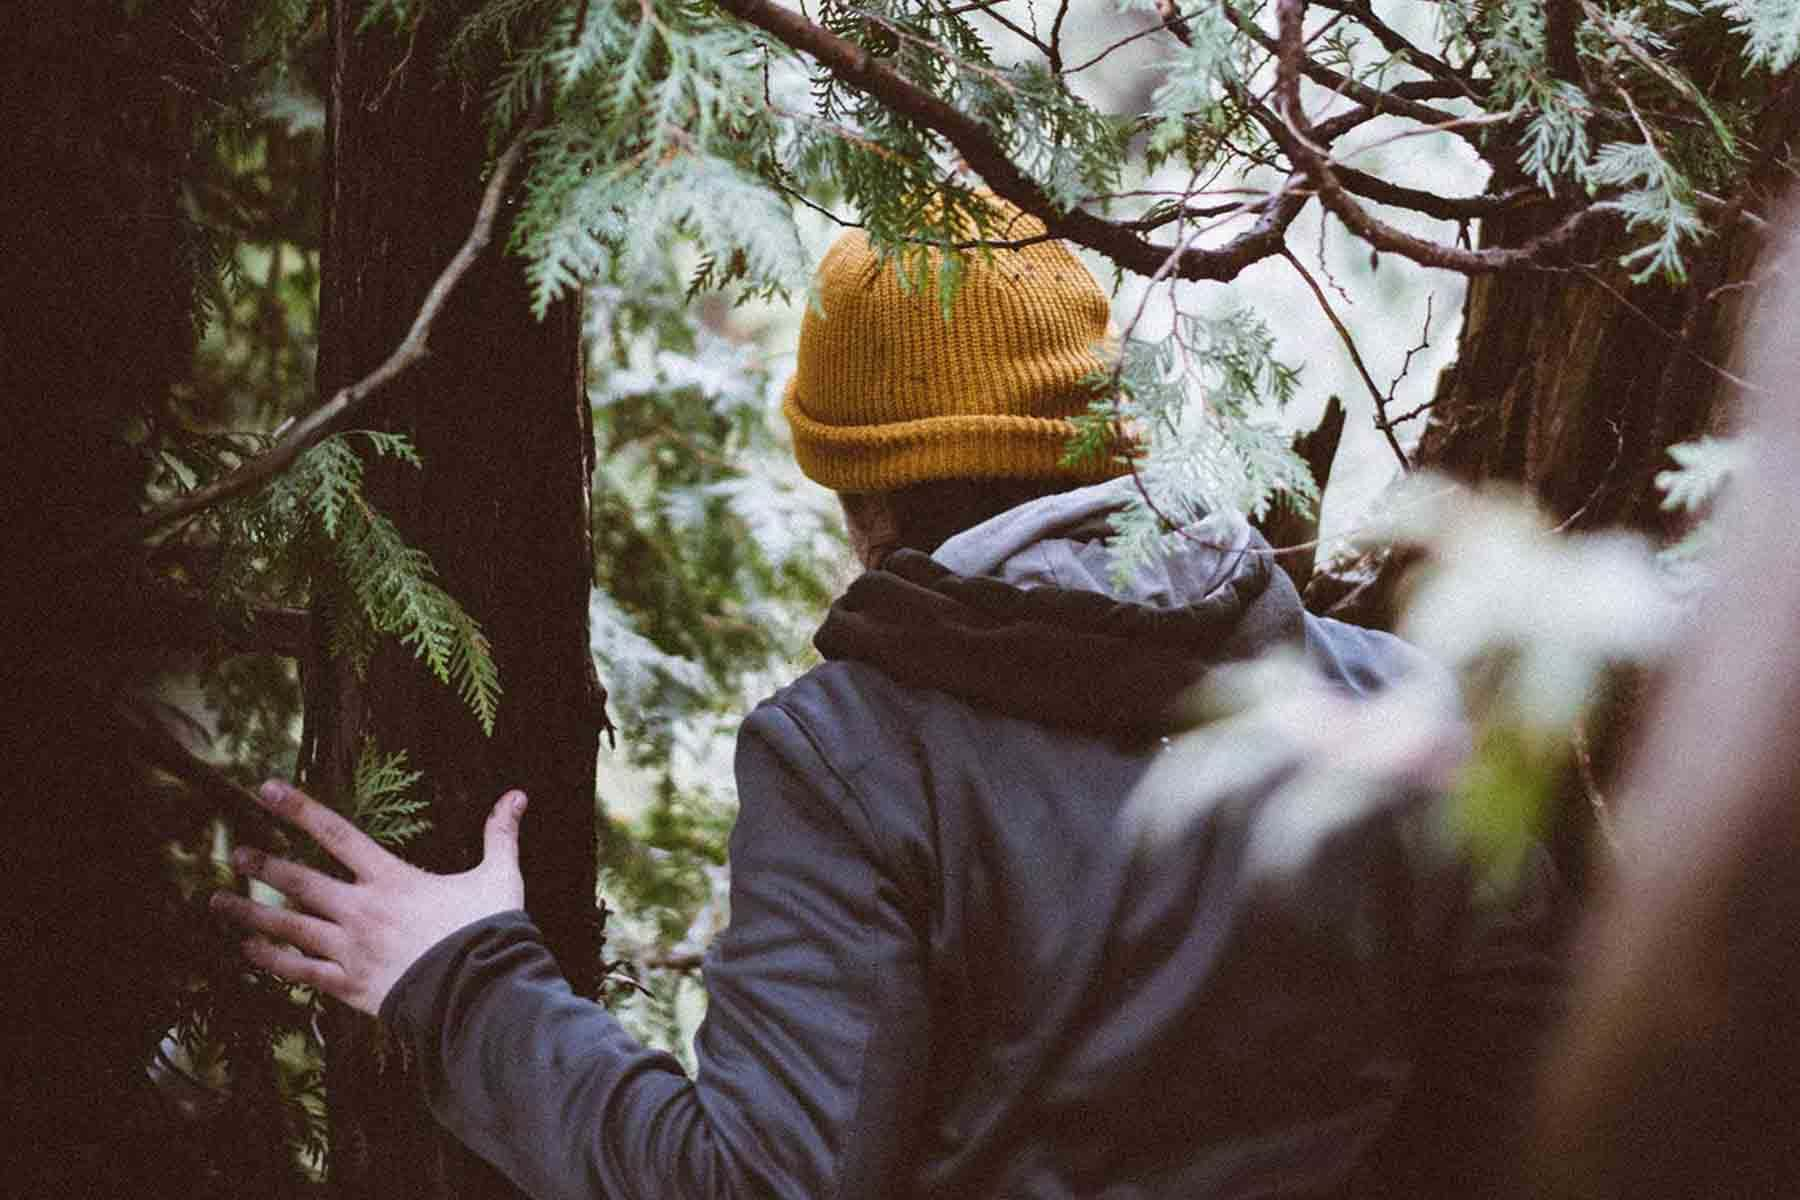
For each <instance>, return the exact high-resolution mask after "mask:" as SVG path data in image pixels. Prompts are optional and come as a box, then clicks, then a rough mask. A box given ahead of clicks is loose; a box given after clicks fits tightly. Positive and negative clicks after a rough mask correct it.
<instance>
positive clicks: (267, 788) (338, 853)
mask: <svg viewBox="0 0 1800 1200" xmlns="http://www.w3.org/2000/svg"><path fill="white" fill-rule="evenodd" d="M257 797H258V799H259V800H261V801H262V804H263V807H264V808H267V809H268V810H269V811H270V812H272V813H274V814H275V815H276V816H278V817H280V818H281V819H282V820H284V821H286V822H288V823H289V824H290V825H294V826H296V827H298V828H299V829H301V830H303V831H305V832H306V833H307V834H309V835H310V836H311V837H312V840H313V841H315V842H317V843H319V848H320V849H322V850H324V851H325V853H327V854H329V855H331V857H333V858H335V859H337V860H338V861H339V862H341V863H343V864H344V865H345V866H346V867H349V868H350V869H351V870H352V871H354V872H355V873H356V875H357V877H358V878H364V877H367V876H370V875H375V874H379V873H380V872H381V871H382V870H383V869H384V868H385V867H387V866H388V865H389V864H390V863H393V862H397V861H398V860H397V859H395V857H394V856H393V855H391V854H389V853H388V852H387V851H386V850H383V849H382V848H381V847H380V846H378V845H376V844H375V841H374V839H373V838H371V837H369V836H368V835H367V834H365V833H364V832H363V831H362V830H360V829H358V828H357V827H356V826H354V825H352V824H351V823H350V822H348V821H346V820H345V819H344V818H343V817H340V816H339V815H338V814H336V813H334V812H332V811H331V810H330V809H329V808H326V807H325V806H324V805H323V804H320V803H319V802H318V801H317V800H314V799H313V798H312V797H311V796H308V795H307V794H306V793H305V792H303V791H301V790H300V789H299V788H296V787H290V786H288V785H287V784H285V783H283V782H282V781H281V780H279V779H271V780H269V781H268V782H267V783H265V784H263V785H262V788H261V790H260V791H259V792H258V793H257Z"/></svg>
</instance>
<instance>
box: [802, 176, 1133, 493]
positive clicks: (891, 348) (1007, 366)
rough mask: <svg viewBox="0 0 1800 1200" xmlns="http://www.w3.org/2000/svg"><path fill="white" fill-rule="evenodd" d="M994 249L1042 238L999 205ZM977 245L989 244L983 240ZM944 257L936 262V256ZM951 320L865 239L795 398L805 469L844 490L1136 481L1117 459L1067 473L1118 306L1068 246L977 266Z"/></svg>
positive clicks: (984, 260) (842, 241)
mask: <svg viewBox="0 0 1800 1200" xmlns="http://www.w3.org/2000/svg"><path fill="white" fill-rule="evenodd" d="M984 199H986V200H987V201H988V203H989V204H991V205H992V206H993V208H994V210H995V214H996V216H997V217H998V220H997V221H996V222H995V227H994V230H993V231H992V232H991V233H990V234H989V235H988V236H989V238H990V239H991V240H993V241H1015V240H1018V239H1022V238H1030V237H1041V236H1042V235H1043V234H1044V232H1045V230H1044V225H1043V223H1042V222H1041V221H1039V220H1038V219H1037V218H1036V217H1032V216H1029V215H1027V214H1025V213H1023V212H1021V211H1020V210H1019V209H1017V208H1016V207H1014V206H1013V205H1011V204H1008V203H1007V202H1005V201H1003V200H1000V199H999V198H998V197H994V196H991V195H989V196H985V197H984ZM969 236H970V237H974V236H976V234H975V231H973V230H970V231H969ZM934 253H935V252H934ZM965 263H966V272H965V274H964V276H963V282H962V288H961V290H959V291H958V292H957V294H956V303H955V306H954V309H953V311H952V313H951V317H950V319H949V320H948V321H946V320H945V319H944V313H943V308H942V306H941V305H940V303H939V301H938V297H937V295H936V293H935V292H934V291H933V290H931V289H914V290H912V291H910V292H909V291H905V290H903V289H902V288H901V286H900V282H899V280H898V279H897V278H896V276H895V272H894V268H893V266H892V265H891V264H889V265H888V266H885V267H884V266H882V265H881V264H880V263H879V262H878V260H877V258H876V255H875V252H874V251H873V250H872V249H871V248H870V246H869V239H868V237H867V236H866V235H865V234H864V233H863V232H862V231H861V230H851V231H849V232H848V233H846V234H844V235H843V236H842V237H840V238H839V239H838V240H837V241H836V242H835V243H834V244H833V245H832V247H831V249H830V250H829V251H827V252H826V254H825V258H824V260H823V261H822V262H821V263H820V264H819V272H818V299H819V305H820V307H822V308H823V310H824V311H823V313H820V312H819V311H817V310H816V309H815V308H814V307H812V306H809V307H808V308H807V311H806V315H805V317H804V318H803V319H802V322H801V326H800V353H799V362H798V363H797V365H796V368H795V371H794V377H793V379H792V380H790V381H789V383H788V386H787V393H786V395H785V396H784V397H783V400H782V411H783V412H784V413H786V415H787V419H788V423H789V424H790V425H791V426H792V428H793V434H794V454H795V457H796V458H798V459H799V462H800V469H801V470H802V471H804V472H806V474H807V475H808V476H809V477H810V478H812V479H813V480H814V481H816V482H818V483H822V484H824V485H825V486H826V487H829V488H833V489H835V490H837V491H840V492H880V491H889V490H892V489H895V488H901V487H906V486H907V485H909V484H914V483H924V482H926V481H928V480H935V479H995V478H1014V479H1068V480H1070V481H1071V482H1076V483H1079V482H1093V481H1098V480H1101V479H1107V478H1110V477H1112V476H1114V475H1118V474H1121V473H1123V472H1124V471H1125V470H1126V467H1125V466H1124V464H1123V463H1121V462H1118V461H1115V460H1114V459H1113V457H1112V456H1106V457H1104V458H1101V457H1100V456H1095V458H1096V459H1098V460H1099V461H1095V460H1092V459H1091V460H1090V461H1087V462H1084V463H1082V464H1081V465H1080V466H1079V467H1076V468H1070V467H1065V466H1063V465H1062V462H1061V459H1062V457H1063V454H1064V452H1065V451H1066V450H1067V448H1068V445H1069V440H1070V438H1071V437H1073V436H1074V433H1075V426H1074V425H1073V423H1072V422H1070V421H1069V420H1068V418H1069V417H1070V416H1072V415H1074V414H1076V413H1080V412H1082V411H1084V410H1086V408H1087V406H1088V402H1089V400H1090V398H1091V396H1092V392H1091V391H1090V390H1089V385H1086V384H1084V383H1083V380H1084V379H1085V378H1087V377H1089V376H1092V375H1094V374H1095V373H1096V372H1098V371H1100V370H1102V369H1103V368H1104V367H1107V366H1110V364H1109V363H1106V362H1105V361H1104V360H1103V359H1102V357H1101V353H1100V352H1099V351H1098V349H1097V347H1098V345H1099V344H1101V343H1104V342H1105V341H1106V340H1107V336H1108V325H1107V317H1108V305H1107V301H1106V293H1105V292H1103V291H1101V290H1100V285H1099V284H1098V283H1096V282H1095V281H1094V277H1093V276H1092V275H1091V274H1089V273H1088V270H1087V268H1086V267H1084V266H1083V265H1082V264H1081V261H1080V260H1079V259H1077V258H1076V257H1075V256H1074V255H1073V254H1072V253H1070V252H1069V250H1068V248H1067V247H1065V246H1064V245H1063V244H1062V243H1060V242H1055V241H1043V242H1037V243H1034V244H1032V245H1029V246H1023V247H1019V248H1016V249H996V250H994V251H993V252H992V254H991V255H984V254H982V253H981V252H979V251H975V252H971V253H970V254H968V255H967V257H966V258H965Z"/></svg>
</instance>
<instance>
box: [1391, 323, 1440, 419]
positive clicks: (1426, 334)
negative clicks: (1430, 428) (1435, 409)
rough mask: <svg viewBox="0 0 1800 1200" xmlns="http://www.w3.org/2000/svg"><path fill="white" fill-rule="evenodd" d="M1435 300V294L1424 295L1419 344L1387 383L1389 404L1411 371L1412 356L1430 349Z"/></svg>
mask: <svg viewBox="0 0 1800 1200" xmlns="http://www.w3.org/2000/svg"><path fill="white" fill-rule="evenodd" d="M1436 298H1437V297H1436V295H1435V293H1432V292H1426V293H1425V327H1424V328H1423V329H1422V330H1420V331H1419V344H1418V345H1416V346H1414V347H1413V348H1412V349H1411V350H1408V351H1407V352H1406V357H1405V358H1403V359H1401V360H1400V373H1399V374H1398V375H1396V376H1394V377H1393V378H1392V379H1390V380H1389V381H1388V390H1387V397H1388V400H1389V401H1390V402H1391V401H1392V400H1393V398H1394V391H1395V389H1396V388H1398V387H1399V386H1400V381H1401V380H1402V379H1405V378H1406V373H1407V372H1408V371H1410V370H1412V360H1413V355H1415V354H1418V353H1420V352H1421V351H1424V350H1429V349H1431V304H1432V301H1433V300H1435V299H1436ZM1422 411H1424V409H1423V407H1421V408H1417V409H1414V410H1413V413H1412V415H1413V416H1418V415H1419V413H1420V412H1422Z"/></svg>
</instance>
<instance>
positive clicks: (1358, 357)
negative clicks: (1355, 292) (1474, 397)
mask: <svg viewBox="0 0 1800 1200" xmlns="http://www.w3.org/2000/svg"><path fill="white" fill-rule="evenodd" d="M1281 256H1282V257H1283V258H1285V259H1287V260H1288V263H1289V265H1291V266H1292V267H1293V268H1294V270H1296V271H1298V272H1299V273H1300V278H1302V279H1304V280H1305V281H1306V286H1307V287H1309V288H1311V289H1312V294H1313V295H1314V296H1315V297H1317V298H1318V301H1319V307H1320V308H1322V309H1324V310H1325V315H1326V317H1327V318H1329V319H1330V321H1331V327H1332V328H1333V329H1335V330H1337V335H1338V338H1339V340H1341V341H1342V342H1343V343H1344V349H1346V350H1348V351H1349V352H1350V361H1351V362H1352V363H1354V364H1356V373H1357V374H1358V375H1360V376H1362V381H1363V384H1364V386H1366V387H1367V388H1368V389H1369V395H1370V396H1372V397H1373V398H1374V400H1375V428H1377V429H1379V430H1381V432H1382V435H1383V436H1385V437H1386V438H1387V443H1388V446H1389V448H1391V449H1392V450H1393V452H1394V457H1395V458H1397V459H1399V460H1400V469H1401V470H1402V471H1410V470H1412V463H1410V462H1408V461H1407V458H1406V451H1405V450H1403V449H1401V448H1400V439H1399V438H1397V437H1395V436H1394V427H1393V423H1392V422H1390V421H1389V420H1388V419H1387V397H1385V396H1383V395H1382V394H1381V389H1380V388H1378V387H1376V386H1375V377H1374V376H1372V375H1370V374H1369V368H1368V367H1367V366H1365V365H1364V364H1363V358H1362V354H1361V352H1359V351H1358V350H1357V348H1356V339H1355V338H1353V337H1351V336H1350V330H1349V329H1347V328H1346V327H1345V326H1344V323H1343V322H1342V321H1340V320H1339V319H1338V315H1337V313H1336V311H1335V310H1333V309H1332V307H1331V300H1330V298H1328V297H1327V296H1326V295H1325V289H1324V288H1322V287H1320V286H1319V281H1318V280H1316V279H1314V278H1313V277H1312V272H1310V271H1308V270H1307V269H1306V264H1304V263H1302V262H1301V261H1300V260H1299V259H1298V258H1295V257H1294V254H1293V251H1291V250H1289V249H1287V248H1286V247H1285V246H1284V247H1282V250H1281Z"/></svg>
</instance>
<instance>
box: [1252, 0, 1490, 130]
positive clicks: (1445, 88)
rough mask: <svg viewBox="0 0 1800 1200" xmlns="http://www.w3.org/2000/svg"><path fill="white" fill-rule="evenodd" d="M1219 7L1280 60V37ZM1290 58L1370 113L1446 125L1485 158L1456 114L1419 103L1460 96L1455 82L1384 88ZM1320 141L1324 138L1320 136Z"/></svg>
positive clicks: (1318, 81) (1302, 71)
mask: <svg viewBox="0 0 1800 1200" xmlns="http://www.w3.org/2000/svg"><path fill="white" fill-rule="evenodd" d="M1221 7H1222V9H1223V11H1224V13H1225V17H1226V19H1227V20H1229V21H1230V22H1231V23H1232V24H1233V25H1235V26H1237V27H1238V29H1239V31H1241V32H1243V33H1245V34H1247V35H1249V37H1250V39H1251V40H1252V41H1254V42H1255V43H1256V44H1257V45H1259V46H1261V47H1262V48H1263V49H1264V50H1267V51H1268V52H1269V53H1271V54H1273V55H1275V58H1276V62H1277V63H1279V62H1280V61H1281V55H1282V45H1281V42H1280V40H1279V39H1277V38H1272V37H1270V36H1269V35H1268V34H1267V33H1265V32H1263V29H1262V27H1261V26H1260V25H1258V24H1257V23H1256V22H1255V21H1254V20H1253V19H1251V18H1250V17H1248V16H1246V15H1245V14H1243V13H1241V12H1239V11H1238V10H1237V8H1236V7H1235V6H1233V5H1231V4H1223V5H1222V6H1221ZM1298 45H1299V43H1298V42H1296V46H1298ZM1292 58H1293V66H1294V69H1295V71H1296V73H1297V75H1304V76H1306V78H1308V79H1310V80H1312V81H1313V82H1314V83H1316V84H1318V85H1319V86H1320V87H1323V88H1329V89H1330V90H1331V91H1332V92H1333V93H1335V94H1337V95H1340V96H1344V97H1346V98H1347V99H1350V100H1354V101H1356V102H1357V103H1358V104H1360V105H1363V106H1364V107H1365V108H1368V109H1369V110H1370V115H1383V114H1386V115H1390V116H1396V117H1408V118H1410V119H1412V120H1414V121H1418V122H1419V123H1420V124H1423V125H1443V126H1445V127H1447V128H1451V129H1454V130H1456V133H1457V136H1459V137H1461V138H1462V139H1463V140H1464V141H1466V142H1468V143H1469V145H1470V146H1472V147H1473V148H1474V149H1475V152H1476V153H1477V154H1481V155H1482V156H1483V157H1484V158H1485V157H1486V151H1487V148H1486V147H1484V146H1482V145H1481V143H1480V142H1479V141H1478V140H1477V139H1476V138H1475V136H1474V134H1473V133H1472V132H1470V131H1465V130H1461V129H1456V125H1455V122H1456V114H1455V113H1452V112H1448V111H1446V110H1444V109H1441V108H1434V107H1432V106H1431V105H1429V104H1423V103H1420V101H1422V100H1429V99H1441V100H1452V99H1456V98H1458V97H1461V96H1463V95H1464V94H1465V93H1464V91H1463V89H1462V88H1461V87H1459V86H1458V85H1457V84H1455V83H1452V82H1448V81H1444V80H1436V79H1419V80H1409V81H1407V82H1405V83H1399V84H1396V85H1394V86H1393V87H1391V88H1388V89H1386V90H1385V91H1384V90H1382V89H1380V88H1374V87H1370V86H1369V85H1368V84H1366V83H1363V82H1361V81H1360V80H1356V79H1352V78H1350V77H1349V76H1348V75H1344V74H1340V73H1339V72H1337V71H1334V70H1332V69H1331V68H1330V67H1327V66H1325V65H1323V64H1321V63H1318V62H1314V61H1313V60H1312V59H1310V58H1308V57H1306V56H1305V55H1304V54H1298V53H1296V54H1294V55H1293V56H1292ZM1279 86H1280V84H1279V82H1278V83H1277V87H1278V88H1279ZM1363 119H1364V120H1367V119H1368V118H1367V117H1365V118H1363ZM1358 123H1359V124H1360V123H1361V122H1360V121H1359V122H1358ZM1324 129H1325V127H1324V126H1320V129H1319V132H1320V134H1321V135H1322V134H1323V132H1324ZM1322 140H1326V139H1323V138H1322Z"/></svg>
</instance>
